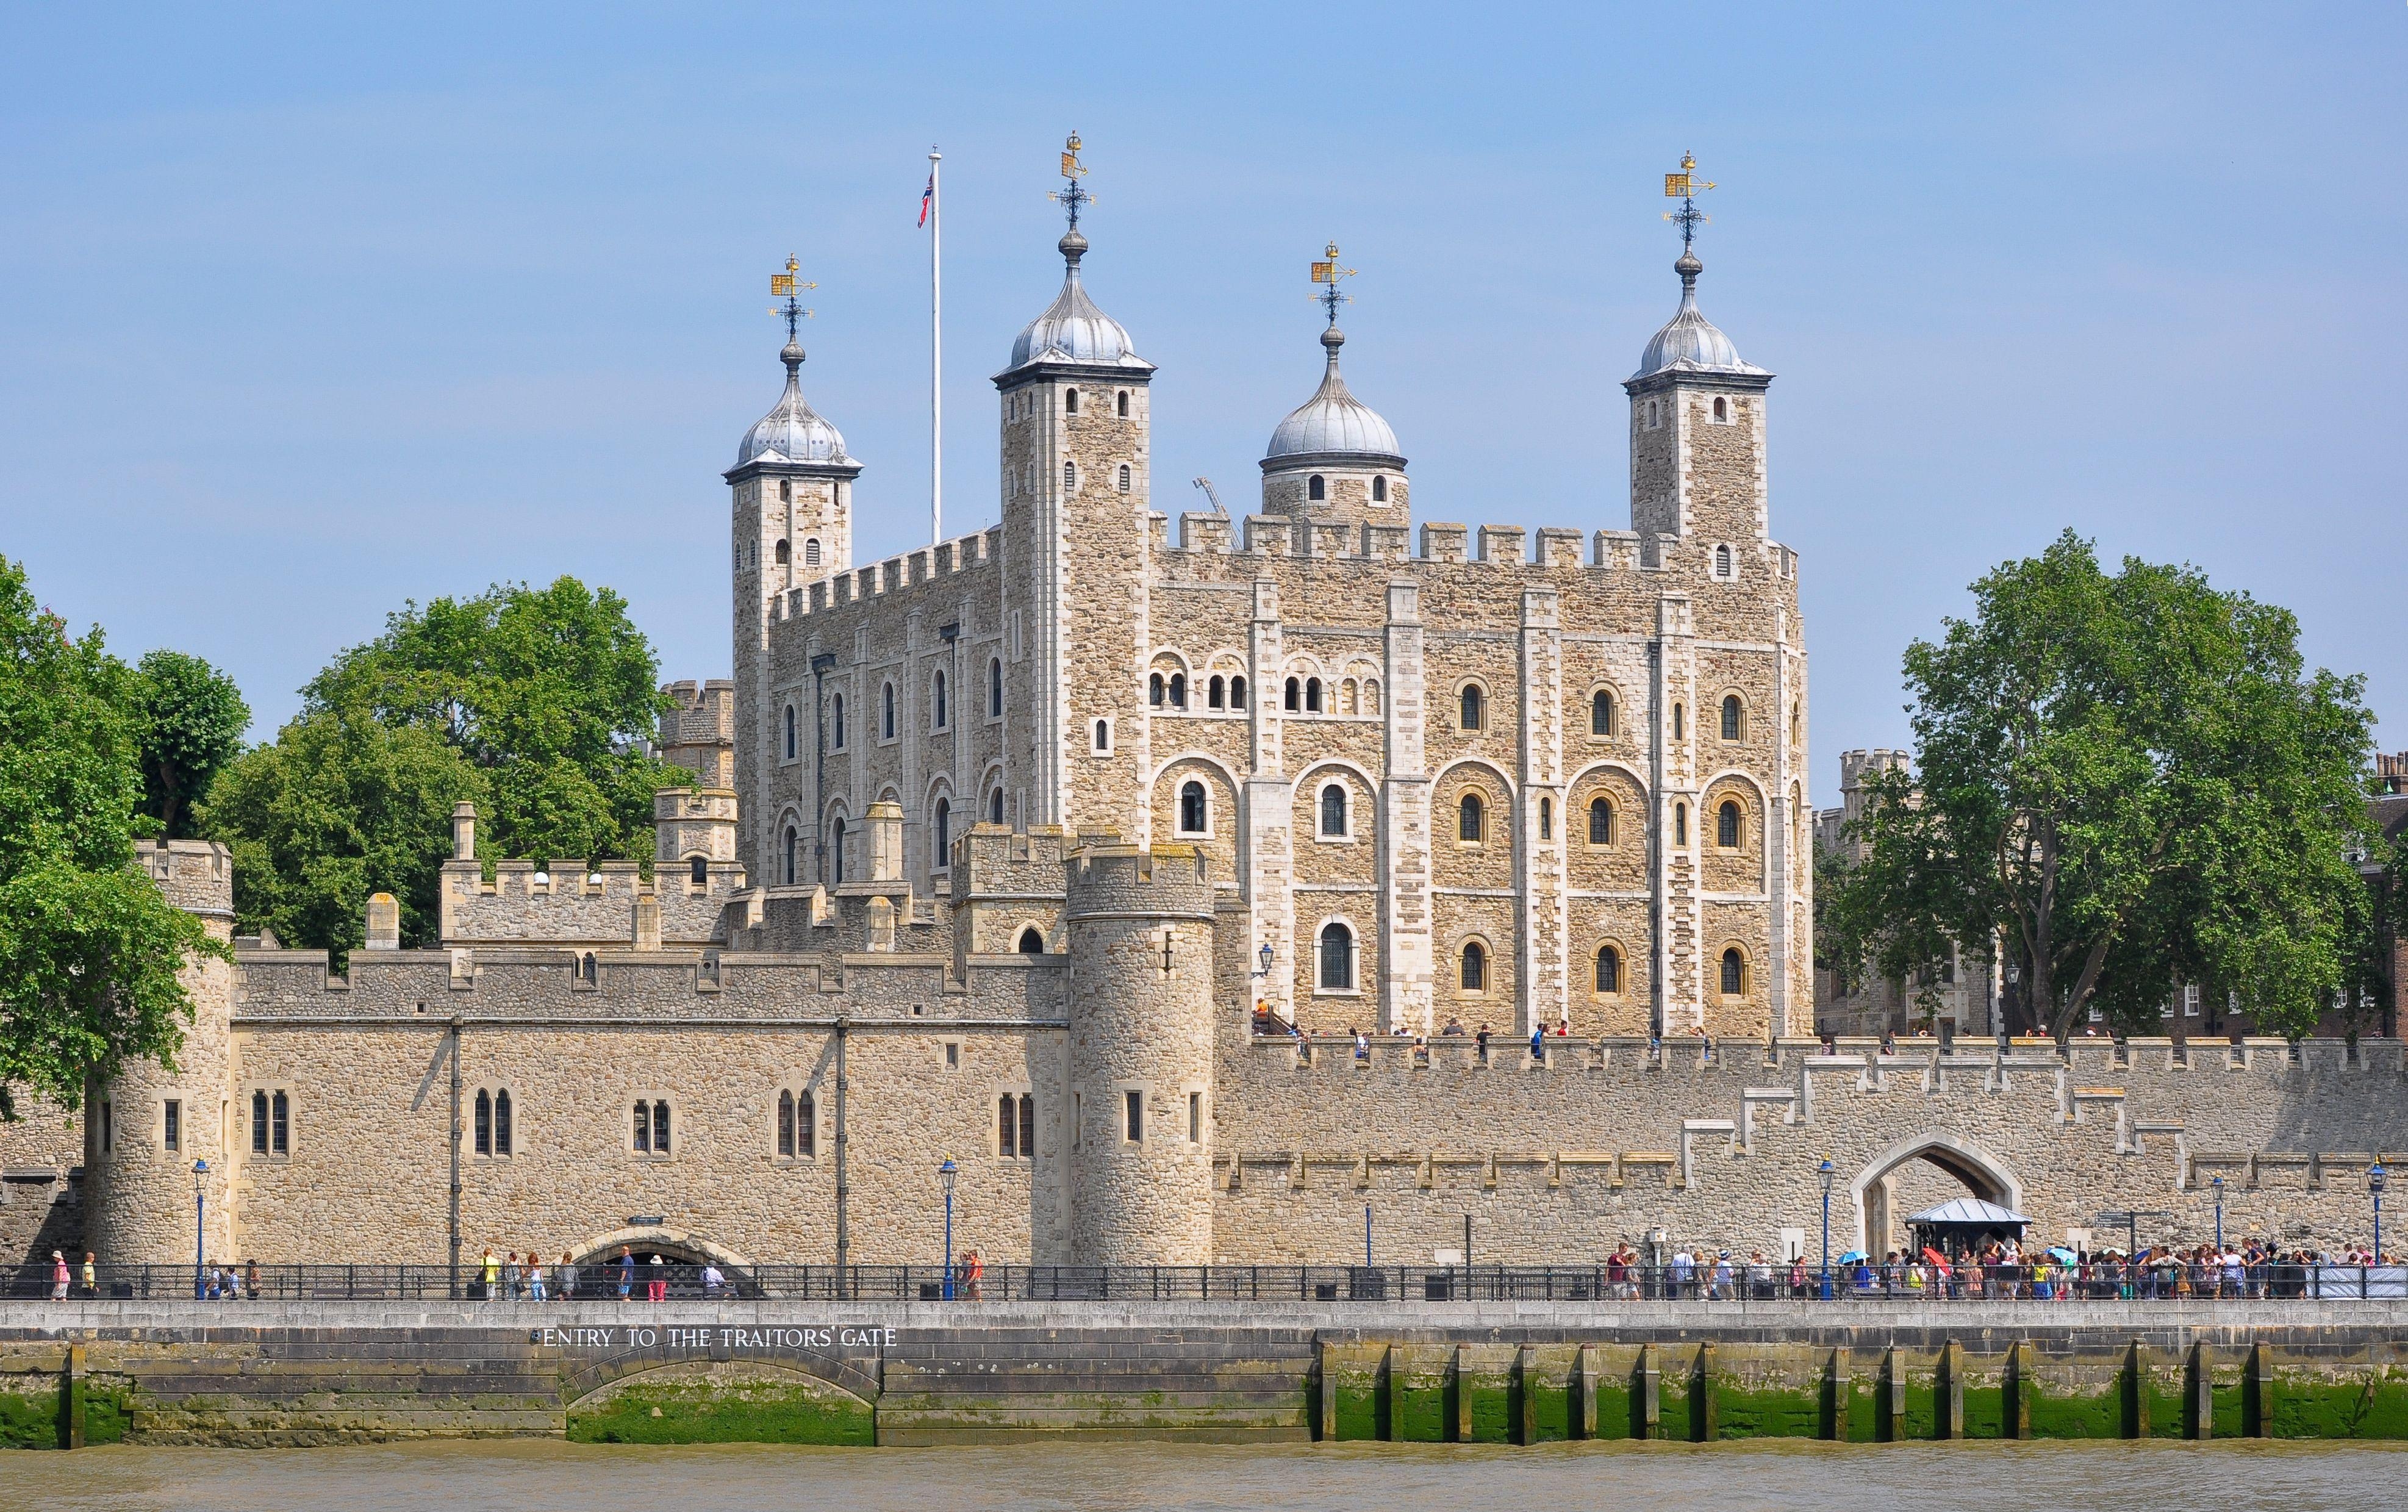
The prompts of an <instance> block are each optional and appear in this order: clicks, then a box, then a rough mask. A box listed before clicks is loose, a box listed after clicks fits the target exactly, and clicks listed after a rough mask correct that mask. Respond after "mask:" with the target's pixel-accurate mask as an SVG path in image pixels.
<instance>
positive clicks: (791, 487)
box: [778, 478, 795, 504]
mask: <svg viewBox="0 0 2408 1512" xmlns="http://www.w3.org/2000/svg"><path fill="white" fill-rule="evenodd" d="M778 502H779V503H780V504H792V503H794V502H795V480H794V479H793V478H780V479H778Z"/></svg>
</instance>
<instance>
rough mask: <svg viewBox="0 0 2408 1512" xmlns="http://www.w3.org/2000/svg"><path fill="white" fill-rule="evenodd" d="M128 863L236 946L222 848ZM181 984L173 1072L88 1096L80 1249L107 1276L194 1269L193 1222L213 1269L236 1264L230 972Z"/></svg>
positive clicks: (154, 854)
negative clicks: (189, 1016) (183, 1009)
mask: <svg viewBox="0 0 2408 1512" xmlns="http://www.w3.org/2000/svg"><path fill="white" fill-rule="evenodd" d="M135 858H136V864H138V865H140V866H141V867H142V869H143V870H145V871H147V872H149V873H150V877H151V879H152V880H153V881H155V882H157V883H158V885H159V891H160V892H164V893H165V894H166V896H167V901H168V902H170V903H172V904H174V905H175V906H177V907H179V908H182V909H184V910H186V911H187V912H190V913H193V914H197V915H199V916H200V919H201V922H202V925H203V927H205V928H206V929H208V932H209V934H210V935H211V936H212V937H213V938H216V939H219V940H227V939H230V938H232V937H233V934H234V863H233V859H232V857H231V856H229V855H228V853H227V851H226V848H225V847H223V846H222V845H219V844H218V843H216V842H215V841H211V840H156V841H146V842H143V843H141V844H140V845H138V846H137V847H136V851H135ZM182 975H183V983H184V990H185V991H187V992H189V993H190V994H192V999H193V1021H192V1023H191V1025H190V1027H188V1028H187V1029H186V1030H185V1032H184V1044H183V1048H180V1049H179V1050H178V1051H177V1052H176V1056H175V1067H174V1069H173V1070H170V1069H168V1068H167V1067H165V1066H163V1065H161V1064H160V1063H158V1062H156V1061H140V1062H135V1063H129V1064H127V1065H126V1066H125V1067H124V1068H123V1069H122V1071H120V1072H119V1074H118V1077H117V1079H116V1080H114V1081H111V1082H109V1083H108V1084H107V1085H105V1086H103V1087H100V1088H98V1089H96V1090H95V1091H94V1092H93V1105H92V1108H91V1110H90V1117H89V1118H88V1119H87V1120H86V1123H85V1127H86V1129H87V1130H88V1133H87V1134H86V1136H85V1144H86V1148H85V1163H86V1167H87V1169H89V1170H90V1171H91V1172H92V1173H93V1180H92V1182H91V1187H90V1190H91V1196H90V1198H89V1199H88V1201H89V1202H90V1204H91V1205H90V1207H89V1208H88V1209H87V1210H86V1217H85V1224H84V1246H85V1248H89V1249H91V1250H93V1252H94V1253H95V1254H97V1255H98V1256H99V1257H100V1262H101V1263H102V1264H104V1265H139V1264H153V1265H158V1264H182V1263H189V1262H191V1261H192V1259H193V1253H194V1241H195V1237H196V1235H195V1232H194V1225H195V1222H196V1220H198V1221H200V1222H201V1223H202V1224H203V1229H202V1234H201V1235H200V1237H201V1248H203V1249H205V1250H206V1251H207V1254H208V1259H210V1260H212V1261H232V1260H234V1259H236V1254H235V1248H236V1235H237V1234H238V1229H237V1227H236V1223H235V1215H234V1214H233V1212H232V1211H231V1208H230V1205H229V1203H228V1201H227V1194H228V1193H229V1192H231V1191H233V1190H234V1184H235V1172H234V1170H233V1165H234V1163H235V1160H236V1153H237V1150H239V1149H247V1148H249V1144H248V1142H247V1140H246V1139H245V1138H244V1137H243V1136H242V1134H241V1133H240V1131H238V1130H237V1129H236V1114H237V1112H238V1111H239V1110H237V1109H236V1106H235V1087H234V1075H235V1071H234V1030H233V1018H234V968H233V967H231V966H229V965H227V964H226V963H224V962H222V961H217V960H208V961H201V962H197V963H193V964H191V965H188V966H186V967H185V968H184V971H183V974H182ZM245 1127H246V1128H247V1127H248V1125H247V1123H246V1125H245ZM288 1137H289V1132H288ZM204 1161H205V1162H207V1163H208V1172H207V1173H206V1174H205V1175H201V1176H199V1177H195V1175H194V1174H193V1164H194V1163H196V1162H204ZM196 1187H197V1195H198V1197H199V1198H200V1199H201V1205H200V1210H199V1211H197V1212H196V1211H195V1203H194V1198H195V1194H196Z"/></svg>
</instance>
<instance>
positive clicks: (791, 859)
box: [785, 824, 797, 887]
mask: <svg viewBox="0 0 2408 1512" xmlns="http://www.w3.org/2000/svg"><path fill="white" fill-rule="evenodd" d="M796 838H797V837H796V834H795V827H794V826H793V825H792V824H789V825H787V826H786V868H785V878H786V879H785V885H786V886H788V887H793V886H794V885H795V841H796Z"/></svg>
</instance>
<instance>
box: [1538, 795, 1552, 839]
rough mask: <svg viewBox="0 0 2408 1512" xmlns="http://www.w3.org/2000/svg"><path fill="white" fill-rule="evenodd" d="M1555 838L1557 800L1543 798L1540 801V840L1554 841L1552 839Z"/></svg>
mask: <svg viewBox="0 0 2408 1512" xmlns="http://www.w3.org/2000/svg"><path fill="white" fill-rule="evenodd" d="M1539 838H1540V839H1541V840H1552V839H1554V838H1555V800H1554V799H1552V798H1541V799H1540V800H1539Z"/></svg>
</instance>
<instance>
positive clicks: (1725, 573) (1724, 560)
mask: <svg viewBox="0 0 2408 1512" xmlns="http://www.w3.org/2000/svg"><path fill="white" fill-rule="evenodd" d="M1730 575H1731V554H1730V548H1729V547H1727V546H1717V547H1715V548H1714V576H1715V577H1717V578H1727V577H1729V576H1730Z"/></svg>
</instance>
